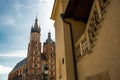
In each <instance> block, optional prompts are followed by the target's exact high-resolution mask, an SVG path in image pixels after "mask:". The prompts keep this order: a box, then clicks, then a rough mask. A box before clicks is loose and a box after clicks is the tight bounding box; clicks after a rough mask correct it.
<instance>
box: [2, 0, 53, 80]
mask: <svg viewBox="0 0 120 80" xmlns="http://www.w3.org/2000/svg"><path fill="white" fill-rule="evenodd" d="M53 3H54V0H0V80H7V79H8V74H9V72H10V71H11V70H12V69H13V68H14V66H15V65H16V64H17V63H18V62H20V61H21V60H22V59H24V58H25V57H26V56H27V48H28V43H29V40H30V39H29V38H30V29H31V26H32V25H34V22H35V18H36V16H37V17H38V24H39V25H40V27H41V42H42V43H43V42H45V40H46V39H47V37H48V32H49V31H50V32H51V35H52V39H53V40H54V41H55V31H54V26H53V24H54V21H52V20H51V19H50V16H51V13H52V8H53Z"/></svg>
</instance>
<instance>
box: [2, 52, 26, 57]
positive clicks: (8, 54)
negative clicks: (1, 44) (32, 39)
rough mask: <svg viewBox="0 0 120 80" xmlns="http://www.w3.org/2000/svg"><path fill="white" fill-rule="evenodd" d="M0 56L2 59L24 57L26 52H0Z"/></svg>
mask: <svg viewBox="0 0 120 80" xmlns="http://www.w3.org/2000/svg"><path fill="white" fill-rule="evenodd" d="M0 56H4V57H26V56H27V51H26V50H15V51H7V52H4V53H2V52H0Z"/></svg>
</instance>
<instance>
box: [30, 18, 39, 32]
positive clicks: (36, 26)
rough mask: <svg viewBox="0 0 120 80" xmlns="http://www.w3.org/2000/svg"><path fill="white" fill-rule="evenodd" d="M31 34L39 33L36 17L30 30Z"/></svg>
mask: <svg viewBox="0 0 120 80" xmlns="http://www.w3.org/2000/svg"><path fill="white" fill-rule="evenodd" d="M32 32H39V33H40V27H39V26H38V18H37V16H36V19H35V24H34V27H32V28H31V33H32Z"/></svg>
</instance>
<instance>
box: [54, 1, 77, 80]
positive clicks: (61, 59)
mask: <svg viewBox="0 0 120 80" xmlns="http://www.w3.org/2000/svg"><path fill="white" fill-rule="evenodd" d="M62 3H63V2H62V1H61V0H56V2H55V5H54V11H53V16H52V18H53V19H54V20H55V24H54V25H55V35H56V78H57V80H75V79H74V67H73V66H74V65H73V60H72V59H71V58H72V57H73V55H72V46H71V38H70V32H69V25H68V24H66V23H64V22H63V20H62V18H61V17H60V15H61V13H62V12H63V11H64V8H63V4H62ZM64 4H65V2H64Z"/></svg>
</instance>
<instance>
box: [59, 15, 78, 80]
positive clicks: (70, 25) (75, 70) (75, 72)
mask: <svg viewBox="0 0 120 80" xmlns="http://www.w3.org/2000/svg"><path fill="white" fill-rule="evenodd" d="M60 16H61V18H62V20H63V22H65V23H67V24H68V25H69V27H70V35H71V44H72V52H73V64H74V74H75V75H74V76H75V80H78V79H77V68H76V60H75V50H74V43H73V32H72V24H71V23H70V22H68V21H66V20H65V17H64V14H61V15H60Z"/></svg>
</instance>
